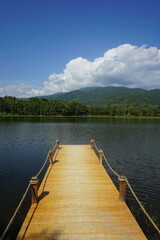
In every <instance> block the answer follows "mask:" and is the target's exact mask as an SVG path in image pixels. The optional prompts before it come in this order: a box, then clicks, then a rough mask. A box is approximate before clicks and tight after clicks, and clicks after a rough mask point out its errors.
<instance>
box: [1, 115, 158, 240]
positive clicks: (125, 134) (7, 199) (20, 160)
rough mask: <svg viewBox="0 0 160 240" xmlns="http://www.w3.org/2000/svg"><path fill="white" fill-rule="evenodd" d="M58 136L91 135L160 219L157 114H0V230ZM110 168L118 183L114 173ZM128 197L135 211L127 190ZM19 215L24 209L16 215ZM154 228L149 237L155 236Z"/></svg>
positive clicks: (81, 138)
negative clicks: (0, 116)
mask: <svg viewBox="0 0 160 240" xmlns="http://www.w3.org/2000/svg"><path fill="white" fill-rule="evenodd" d="M56 139H60V142H61V143H62V144H89V142H90V140H91V139H94V140H95V141H96V143H97V146H98V147H99V148H101V149H103V151H104V152H105V154H106V156H107V158H108V160H109V162H110V163H111V165H112V167H113V168H114V169H115V170H116V171H117V172H118V173H119V174H121V175H125V176H126V177H127V178H128V180H129V182H130V184H131V185H132V187H133V189H134V190H135V192H136V193H137V195H138V197H139V199H140V200H141V201H142V203H143V204H144V205H145V207H146V209H147V210H148V211H149V213H150V214H151V215H154V218H155V219H156V221H157V223H158V224H159V225H160V220H159V218H158V216H159V212H160V147H159V143H160V120H132V119H130V120H128V119H121V120H120V119H104V118H92V119H89V118H72V119H71V118H70V119H69V118H68V119H67V118H61V119H49V118H48V119H47V118H41V119H29V118H27V119H25V118H21V119H4V118H3V119H0V189H1V190H0V192H1V193H0V233H2V231H3V230H4V227H5V226H6V225H7V223H8V221H9V219H10V218H11V216H12V214H13V212H14V210H15V209H16V207H17V205H18V203H19V201H20V199H21V197H22V195H23V193H24V191H25V188H26V186H27V185H28V181H29V180H30V178H31V177H32V176H34V175H35V174H36V173H37V171H38V170H39V169H40V167H41V165H42V163H43V161H44V159H45V158H46V155H47V152H48V150H49V149H51V148H52V147H53V145H54V144H55V140H56ZM107 170H108V169H107ZM108 172H109V174H110V175H111V177H112V179H113V181H114V182H115V184H116V185H117V184H118V182H117V178H116V177H115V176H113V174H112V173H110V171H108ZM29 201H30V200H29V199H28V204H29ZM127 203H128V204H129V205H130V207H131V208H132V209H133V211H135V212H139V210H138V206H136V205H135V202H134V200H133V197H132V194H131V193H130V192H129V191H127ZM28 206H29V205H28ZM24 208H25V207H24ZM26 211H27V210H26ZM23 215H24V213H23V209H22V210H21V212H20V213H19V216H18V219H19V218H21V217H22V216H23ZM140 215H141V214H140ZM15 224H16V227H14V229H16V230H18V228H19V224H20V223H19V221H18V220H16V222H15ZM146 228H148V226H147V224H146ZM148 231H149V230H148ZM154 234H155V233H154V232H152V234H151V235H153V238H152V237H149V239H158V238H156V237H155V235H154ZM10 235H13V233H12V232H10ZM13 239H14V237H13Z"/></svg>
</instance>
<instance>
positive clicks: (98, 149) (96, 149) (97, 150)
mask: <svg viewBox="0 0 160 240" xmlns="http://www.w3.org/2000/svg"><path fill="white" fill-rule="evenodd" d="M94 146H95V148H96V150H97V152H99V148H98V147H97V145H96V143H95V142H94Z"/></svg>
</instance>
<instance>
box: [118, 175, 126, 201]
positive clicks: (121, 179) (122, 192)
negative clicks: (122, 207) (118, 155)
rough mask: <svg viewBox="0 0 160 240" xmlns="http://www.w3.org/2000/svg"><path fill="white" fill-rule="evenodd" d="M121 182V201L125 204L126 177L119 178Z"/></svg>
mask: <svg viewBox="0 0 160 240" xmlns="http://www.w3.org/2000/svg"><path fill="white" fill-rule="evenodd" d="M118 180H119V200H121V201H123V202H125V198H126V178H125V177H124V176H121V177H118Z"/></svg>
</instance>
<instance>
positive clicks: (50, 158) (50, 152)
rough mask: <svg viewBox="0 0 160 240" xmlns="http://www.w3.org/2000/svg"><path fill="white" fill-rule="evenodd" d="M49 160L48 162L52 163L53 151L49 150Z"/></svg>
mask: <svg viewBox="0 0 160 240" xmlns="http://www.w3.org/2000/svg"><path fill="white" fill-rule="evenodd" d="M49 160H50V164H52V163H53V151H52V150H49Z"/></svg>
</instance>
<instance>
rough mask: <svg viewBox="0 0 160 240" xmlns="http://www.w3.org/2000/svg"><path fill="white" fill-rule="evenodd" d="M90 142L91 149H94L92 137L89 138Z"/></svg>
mask: <svg viewBox="0 0 160 240" xmlns="http://www.w3.org/2000/svg"><path fill="white" fill-rule="evenodd" d="M90 144H91V149H94V140H93V139H92V140H91V142H90Z"/></svg>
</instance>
